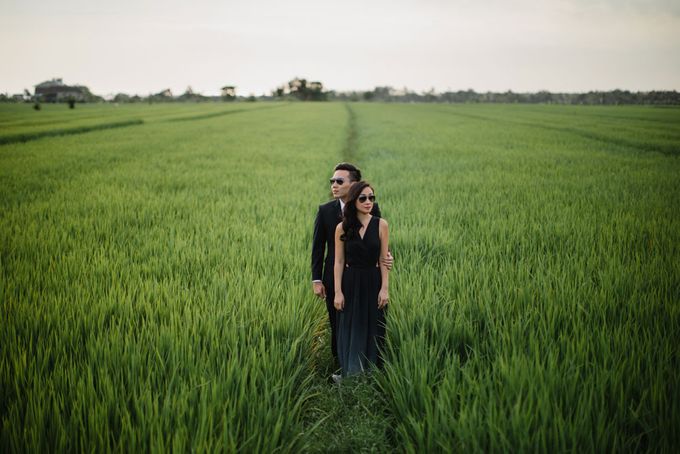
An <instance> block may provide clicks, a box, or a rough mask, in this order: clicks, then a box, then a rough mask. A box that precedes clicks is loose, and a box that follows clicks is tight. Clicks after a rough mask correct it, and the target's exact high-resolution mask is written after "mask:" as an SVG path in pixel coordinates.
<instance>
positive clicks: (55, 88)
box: [35, 78, 90, 102]
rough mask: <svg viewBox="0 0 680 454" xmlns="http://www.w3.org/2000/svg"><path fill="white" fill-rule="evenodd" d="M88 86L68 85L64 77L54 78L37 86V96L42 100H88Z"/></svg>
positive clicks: (37, 98) (38, 99)
mask: <svg viewBox="0 0 680 454" xmlns="http://www.w3.org/2000/svg"><path fill="white" fill-rule="evenodd" d="M89 92H90V91H89V90H88V89H87V87H83V86H81V85H75V86H70V85H66V84H65V83H64V82H63V81H62V79H56V78H55V79H52V80H48V81H46V82H42V83H39V84H38V85H36V86H35V98H36V100H37V101H40V102H62V101H68V100H71V99H73V100H75V101H86V100H87V96H88V94H89Z"/></svg>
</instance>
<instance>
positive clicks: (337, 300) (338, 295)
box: [333, 223, 345, 311]
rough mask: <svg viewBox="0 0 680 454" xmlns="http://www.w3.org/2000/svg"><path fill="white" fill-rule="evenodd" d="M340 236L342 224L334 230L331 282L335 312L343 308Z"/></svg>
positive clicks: (342, 247) (343, 255)
mask: <svg viewBox="0 0 680 454" xmlns="http://www.w3.org/2000/svg"><path fill="white" fill-rule="evenodd" d="M341 235H342V223H340V224H338V226H337V227H336V228H335V264H334V265H333V280H334V282H335V283H334V285H335V297H334V298H333V306H335V309H336V310H339V311H341V310H343V309H344V308H345V295H343V294H342V272H343V271H344V270H345V243H344V241H342V240H341V239H340V236H341Z"/></svg>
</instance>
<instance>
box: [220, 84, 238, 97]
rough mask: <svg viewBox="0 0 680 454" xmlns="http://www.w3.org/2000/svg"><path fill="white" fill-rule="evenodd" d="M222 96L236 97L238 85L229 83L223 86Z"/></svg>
mask: <svg viewBox="0 0 680 454" xmlns="http://www.w3.org/2000/svg"><path fill="white" fill-rule="evenodd" d="M222 97H223V98H235V97H236V87H232V86H231V85H227V86H224V87H222Z"/></svg>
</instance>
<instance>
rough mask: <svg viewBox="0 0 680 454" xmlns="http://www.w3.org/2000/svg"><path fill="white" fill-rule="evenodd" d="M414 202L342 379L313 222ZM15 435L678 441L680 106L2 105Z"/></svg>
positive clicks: (516, 447) (2, 288)
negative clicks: (361, 364) (342, 165)
mask: <svg viewBox="0 0 680 454" xmlns="http://www.w3.org/2000/svg"><path fill="white" fill-rule="evenodd" d="M340 161H351V162H353V163H356V164H357V165H358V166H359V167H360V168H361V169H362V171H363V173H364V176H365V178H366V179H367V180H369V181H370V182H371V183H373V185H374V188H375V192H376V196H377V198H378V200H379V203H380V206H381V209H382V213H383V215H384V216H385V218H386V219H387V220H388V222H389V224H390V230H391V231H390V240H391V244H390V249H391V251H392V253H393V255H394V257H395V265H394V269H393V271H392V274H391V277H390V282H391V284H392V285H391V288H390V301H391V302H390V310H389V315H388V341H387V351H386V352H385V355H386V359H387V361H386V366H385V368H384V370H382V371H376V372H374V373H372V374H370V375H367V376H364V377H360V378H357V379H353V380H347V381H346V382H343V384H342V385H340V386H337V385H331V384H329V383H328V381H327V378H328V376H329V375H330V374H331V373H332V372H333V369H332V361H331V358H330V351H329V350H330V349H329V339H328V337H329V333H328V327H327V325H328V320H327V314H326V309H325V304H324V303H323V302H321V301H320V300H318V299H317V298H316V297H315V296H314V295H313V293H312V286H311V275H310V252H311V237H312V227H313V222H314V216H315V214H316V210H317V207H318V205H319V204H320V203H323V202H325V201H327V200H328V199H329V186H328V178H329V177H330V176H331V174H332V169H333V167H334V165H335V164H336V163H338V162H340ZM0 207H1V209H0V451H1V452H11V453H18V452H64V451H88V452H92V451H94V452H108V451H116V452H149V451H152V452H163V451H178V452H184V451H197V452H236V451H238V452H258V453H264V452H407V453H420V452H428V453H429V452H462V453H468V452H503V453H505V452H677V451H678V450H679V449H680V430H679V428H680V352H679V345H680V109H678V108H658V107H657V108H653V107H632V106H616V107H595V106H554V105H473V104H469V105H466V104H462V105H446V104H378V103H375V104H371V103H350V104H342V103H262V102H260V103H233V104H228V103H225V104H218V103H214V104H154V105H144V104H142V105H121V106H114V105H77V106H76V108H75V109H73V110H69V109H68V107H67V106H65V105H43V108H42V110H40V111H34V110H33V109H32V106H30V105H26V104H21V105H0Z"/></svg>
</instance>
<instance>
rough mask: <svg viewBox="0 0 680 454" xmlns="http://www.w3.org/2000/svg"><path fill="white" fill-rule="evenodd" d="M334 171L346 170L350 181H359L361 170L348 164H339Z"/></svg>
mask: <svg viewBox="0 0 680 454" xmlns="http://www.w3.org/2000/svg"><path fill="white" fill-rule="evenodd" d="M334 170H346V171H348V172H349V179H350V181H361V170H359V169H358V168H357V167H356V166H355V165H353V164H350V163H349V162H341V163H340V164H338V165H337V166H335V169H334Z"/></svg>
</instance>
